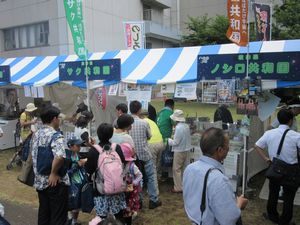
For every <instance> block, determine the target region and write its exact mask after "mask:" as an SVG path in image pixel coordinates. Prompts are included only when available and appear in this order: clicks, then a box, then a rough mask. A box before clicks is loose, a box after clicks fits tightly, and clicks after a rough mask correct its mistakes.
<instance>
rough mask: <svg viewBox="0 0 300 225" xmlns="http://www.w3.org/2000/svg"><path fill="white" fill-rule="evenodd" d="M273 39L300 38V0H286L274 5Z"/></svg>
mask: <svg viewBox="0 0 300 225" xmlns="http://www.w3.org/2000/svg"><path fill="white" fill-rule="evenodd" d="M273 18H274V23H273V25H272V26H273V27H272V39H273V40H278V39H297V38H300V1H299V0H285V1H283V4H282V5H281V6H278V5H276V6H275V7H274V14H273Z"/></svg>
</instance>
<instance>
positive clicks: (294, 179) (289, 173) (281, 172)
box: [265, 129, 300, 187]
mask: <svg viewBox="0 0 300 225" xmlns="http://www.w3.org/2000/svg"><path fill="white" fill-rule="evenodd" d="M288 131H289V129H287V130H285V131H284V133H283V135H282V138H281V140H280V143H279V147H278V150H277V154H276V157H273V160H272V163H271V164H270V166H269V168H268V169H267V171H266V174H265V175H266V177H267V178H269V179H272V180H274V181H277V182H279V183H280V184H281V185H287V186H292V187H299V186H300V166H299V150H298V149H297V158H298V163H296V164H289V163H286V162H285V161H283V160H281V159H279V155H280V153H281V149H282V145H283V142H284V138H285V136H286V134H287V132H288Z"/></svg>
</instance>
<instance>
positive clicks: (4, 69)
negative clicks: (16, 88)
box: [0, 66, 10, 82]
mask: <svg viewBox="0 0 300 225" xmlns="http://www.w3.org/2000/svg"><path fill="white" fill-rule="evenodd" d="M0 82H10V68H9V66H0Z"/></svg>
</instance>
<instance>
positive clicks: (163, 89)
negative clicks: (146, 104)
mask: <svg viewBox="0 0 300 225" xmlns="http://www.w3.org/2000/svg"><path fill="white" fill-rule="evenodd" d="M174 92H175V84H162V85H161V86H160V93H162V94H168V93H171V94H173V93H174Z"/></svg>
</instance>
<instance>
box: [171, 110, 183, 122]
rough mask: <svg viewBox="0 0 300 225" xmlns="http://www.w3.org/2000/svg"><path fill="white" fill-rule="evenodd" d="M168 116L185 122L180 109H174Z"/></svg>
mask: <svg viewBox="0 0 300 225" xmlns="http://www.w3.org/2000/svg"><path fill="white" fill-rule="evenodd" d="M170 118H171V119H172V120H174V121H178V122H185V118H184V114H183V111H182V110H180V109H176V110H175V111H174V113H173V114H172V115H171V116H170Z"/></svg>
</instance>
